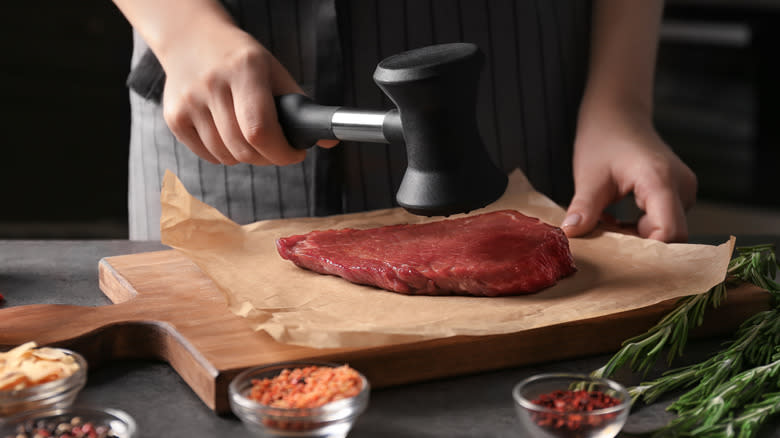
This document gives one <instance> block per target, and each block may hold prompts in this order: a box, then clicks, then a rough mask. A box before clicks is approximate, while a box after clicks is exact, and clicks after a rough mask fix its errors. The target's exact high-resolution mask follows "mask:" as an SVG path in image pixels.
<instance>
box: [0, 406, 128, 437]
mask: <svg viewBox="0 0 780 438" xmlns="http://www.w3.org/2000/svg"><path fill="white" fill-rule="evenodd" d="M136 436H137V435H136V425H135V420H133V418H132V417H131V416H130V415H128V414H127V413H125V412H123V411H120V410H118V409H102V408H91V407H86V406H71V407H68V408H48V409H40V410H37V411H31V412H26V413H23V414H19V415H15V416H13V417H10V418H7V419H5V420H0V438H36V437H50V438H136Z"/></svg>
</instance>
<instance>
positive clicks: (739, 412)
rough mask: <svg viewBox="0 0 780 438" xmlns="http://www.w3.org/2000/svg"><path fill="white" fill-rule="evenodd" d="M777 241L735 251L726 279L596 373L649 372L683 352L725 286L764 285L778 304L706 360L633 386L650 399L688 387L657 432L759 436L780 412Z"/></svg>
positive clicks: (635, 393) (639, 396)
mask: <svg viewBox="0 0 780 438" xmlns="http://www.w3.org/2000/svg"><path fill="white" fill-rule="evenodd" d="M777 268H778V263H777V259H776V256H775V252H774V248H773V246H772V245H758V246H752V247H742V248H737V255H736V256H735V257H734V258H733V259H732V261H731V263H729V269H728V273H727V277H726V279H725V281H724V282H723V283H721V284H719V285H717V286H715V287H713V288H712V289H710V290H709V291H708V292H706V293H703V294H700V295H694V296H690V297H686V298H683V299H681V300H680V302H679V303H678V305H677V307H676V308H675V309H674V310H673V311H672V312H670V313H669V314H668V315H667V316H666V317H664V318H663V319H662V320H661V321H660V322H659V323H658V324H656V325H655V326H654V327H652V328H651V329H650V330H648V331H647V332H645V333H643V334H642V335H639V336H636V337H634V338H631V339H628V340H627V341H625V342H624V343H623V347H622V348H621V349H620V351H618V352H617V353H616V354H615V355H614V356H613V357H612V358H611V359H610V360H609V361H608V362H607V364H606V365H604V367H602V368H600V369H598V370H596V371H594V372H593V374H594V375H596V376H600V377H609V376H610V375H612V374H613V373H614V372H615V371H616V370H617V369H619V368H621V367H623V366H624V365H626V364H628V365H629V366H630V367H631V369H632V370H633V371H637V372H642V373H646V372H647V371H648V370H650V368H651V367H652V365H653V364H654V363H655V361H656V359H657V356H658V354H660V353H661V352H662V351H663V350H665V349H666V350H668V353H667V362H668V363H669V364H671V362H672V361H673V360H674V359H675V358H676V357H678V356H679V355H681V354H682V352H683V349H684V348H685V344H686V342H687V339H688V329H689V328H690V327H696V326H699V325H701V323H702V321H703V319H704V313H705V312H706V310H707V308H709V307H717V306H718V305H719V304H720V303H721V302H722V301H723V300H724V299H725V298H726V290H727V288H728V287H732V286H734V285H737V284H740V283H744V282H749V283H752V284H755V285H756V286H759V287H761V288H762V289H765V290H767V291H768V292H769V293H770V294H771V295H772V297H773V301H774V309H772V310H768V311H763V312H759V313H757V314H756V315H753V316H752V317H751V318H749V319H748V320H747V321H745V322H744V323H742V325H741V326H740V328H739V329H738V330H737V332H736V334H735V336H734V339H733V340H732V341H731V342H729V343H727V344H726V345H725V347H724V349H723V350H721V351H719V352H717V353H716V354H715V355H713V356H712V357H710V358H709V359H707V360H705V361H703V362H700V363H697V364H693V365H690V366H687V367H683V368H679V369H675V370H670V371H667V372H666V373H664V374H663V375H662V376H661V377H659V378H657V379H655V380H652V381H649V382H644V383H642V384H640V385H638V386H636V387H633V388H629V392H630V393H631V396H632V398H633V399H634V401H637V400H642V401H644V402H646V403H652V402H653V401H655V400H657V399H658V398H659V397H660V396H662V395H664V394H667V393H669V392H670V391H672V390H676V389H681V388H688V390H687V392H686V393H684V394H683V395H682V396H680V398H679V399H678V400H677V401H675V402H674V403H673V404H672V405H670V406H669V408H668V409H669V410H672V411H675V412H676V413H677V414H678V416H677V418H676V419H674V420H673V421H671V422H670V423H669V424H668V425H667V426H666V427H665V428H663V429H662V430H660V431H658V432H657V433H656V435H655V436H657V437H666V436H697V437H732V436H733V437H740V438H747V437H752V436H754V435H755V434H756V432H757V431H758V429H759V428H760V426H761V424H763V423H764V421H766V419H767V418H769V417H770V416H771V415H773V414H775V413H776V412H778V411H780V284H778V283H777V282H775V281H774V278H775V275H776V274H777Z"/></svg>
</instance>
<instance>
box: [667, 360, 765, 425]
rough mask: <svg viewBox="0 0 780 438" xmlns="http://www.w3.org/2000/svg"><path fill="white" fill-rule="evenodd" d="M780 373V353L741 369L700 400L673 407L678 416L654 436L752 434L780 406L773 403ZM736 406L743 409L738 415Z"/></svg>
mask: <svg viewBox="0 0 780 438" xmlns="http://www.w3.org/2000/svg"><path fill="white" fill-rule="evenodd" d="M779 374H780V354H775V355H773V356H772V361H771V362H770V363H768V364H766V365H761V366H756V367H753V368H750V369H747V370H745V371H742V372H741V373H739V374H736V375H734V376H733V377H731V378H730V379H728V380H727V381H725V382H723V383H721V384H719V385H718V386H716V387H715V388H713V390H712V391H711V392H710V393H709V394H707V395H706V396H705V397H703V398H700V399H699V402H698V403H697V404H695V405H693V406H690V407H687V408H679V407H678V408H676V409H674V410H677V411H678V416H677V418H676V419H674V420H672V421H671V422H670V423H669V424H668V425H667V426H666V427H664V428H663V429H661V430H659V431H658V432H657V433H655V434H654V437H658V438H660V437H666V436H686V435H688V436H696V437H700V436H712V437H716V436H717V437H726V436H737V435H735V434H736V433H739V435H738V436H741V437H750V436H753V435H754V434H755V432H757V431H758V429H759V427H760V426H761V424H762V423H763V422H764V421H765V420H766V419H767V418H768V417H769V416H770V415H771V414H772V413H774V412H776V411H777V410H778V409H780V406H778V405H777V404H775V405H772V404H771V403H772V401H773V400H776V399H777V398H778V394H777V389H778V383H779V382H778V380H777V378H778V375H779ZM769 391H774V392H769ZM673 406H674V405H673ZM740 407H741V408H740ZM735 409H737V410H740V411H741V412H740V413H739V415H736V416H735V415H734V411H735Z"/></svg>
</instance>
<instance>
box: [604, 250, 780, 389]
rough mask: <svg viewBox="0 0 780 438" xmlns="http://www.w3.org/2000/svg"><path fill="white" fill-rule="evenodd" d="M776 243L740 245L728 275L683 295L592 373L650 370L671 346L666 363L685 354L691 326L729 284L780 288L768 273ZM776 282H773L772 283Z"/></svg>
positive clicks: (772, 271) (718, 300) (774, 264)
mask: <svg viewBox="0 0 780 438" xmlns="http://www.w3.org/2000/svg"><path fill="white" fill-rule="evenodd" d="M773 249H774V247H773V245H757V246H751V247H741V248H737V255H736V256H735V257H734V258H732V260H731V261H730V262H729V267H728V270H727V272H726V279H725V280H724V281H723V282H721V283H718V284H717V285H715V286H713V287H712V288H711V289H710V290H709V291H707V292H705V293H702V294H698V295H691V296H688V297H684V298H681V299H680V300H679V301H678V302H677V306H676V307H675V309H674V310H672V311H671V312H670V313H669V314H667V315H666V316H665V317H664V318H663V319H661V321H659V322H658V323H657V324H656V325H655V326H653V327H652V328H650V329H649V330H648V331H646V332H645V333H642V334H640V335H638V336H634V337H633V338H630V339H627V340H625V341H624V342H623V344H622V347H621V348H620V350H619V351H618V352H617V353H616V354H615V355H614V356H612V358H611V359H610V360H609V361H608V362H607V363H606V364H605V365H604V366H603V367H601V368H599V369H597V370H596V371H594V372H593V373H592V374H593V375H594V376H596V377H610V376H612V375H613V374H614V373H615V371H617V370H618V369H620V368H621V367H623V366H624V365H625V364H629V365H630V367H631V370H632V371H635V372H640V373H647V371H649V370H650V369H651V368H652V366H653V364H655V362H656V360H657V357H658V355H659V354H660V353H661V352H662V351H663V350H664V349H665V348H667V349H668V353H667V357H666V360H667V363H668V364H671V363H672V361H673V360H674V359H675V358H676V357H679V356H681V355H682V353H683V350H684V349H685V345H686V343H687V341H688V330H689V328H690V327H698V326H700V325H701V324H702V322H703V321H704V314H705V312H706V310H707V308H709V307H713V308H715V307H718V306H719V305H720V303H721V302H723V300H725V298H726V292H727V285H732V284H734V283H739V282H744V281H750V282H754V281H755V283H754V284H756V285H757V286H759V287H762V288H764V289H770V288H772V286H776V287H775V290H778V291H780V286H778V285H777V283H774V281H772V280H771V279H768V278H766V276H768V275H771V278H774V274H775V272H776V269H777V260H776V258H775V253H774V250H773ZM772 283H773V284H772Z"/></svg>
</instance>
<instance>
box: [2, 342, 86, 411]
mask: <svg viewBox="0 0 780 438" xmlns="http://www.w3.org/2000/svg"><path fill="white" fill-rule="evenodd" d="M56 350H60V351H62V352H63V353H65V354H67V355H69V356H72V357H73V359H74V360H75V361H76V364H78V369H77V370H76V371H75V372H74V373H73V374H71V375H70V376H68V377H64V378H61V379H57V380H52V381H51V382H47V383H43V384H40V385H35V386H30V387H28V388H23V389H19V390H12V391H8V390H2V391H0V420H2V418H3V417H8V416H11V415H14V414H18V413H21V412H26V411H32V410H35V409H43V408H47V407H58V408H63V407H67V406H70V405H71V404H73V401H74V400H75V399H76V396H77V395H78V393H79V391H81V389H82V388H83V387H84V385H85V384H86V383H87V361H86V360H84V357H83V356H81V355H80V354H78V353H76V352H75V351H71V350H65V349H62V348H57V349H56Z"/></svg>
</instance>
